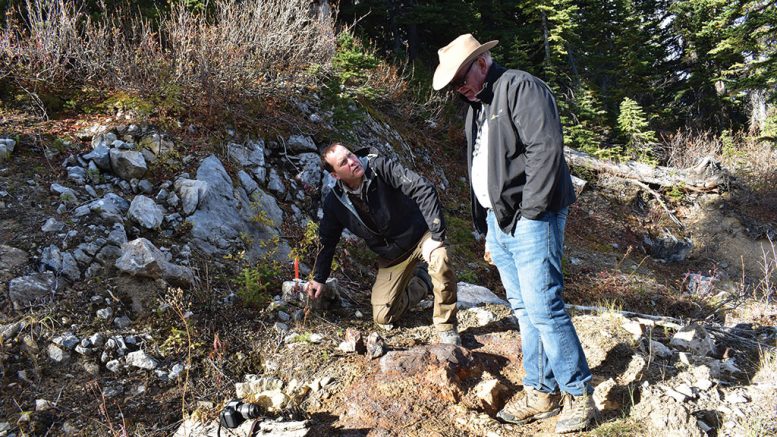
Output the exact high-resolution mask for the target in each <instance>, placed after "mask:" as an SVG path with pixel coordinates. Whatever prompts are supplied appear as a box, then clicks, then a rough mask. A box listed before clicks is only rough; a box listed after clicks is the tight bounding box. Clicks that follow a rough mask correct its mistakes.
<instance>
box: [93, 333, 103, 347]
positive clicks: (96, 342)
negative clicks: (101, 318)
mask: <svg viewBox="0 0 777 437" xmlns="http://www.w3.org/2000/svg"><path fill="white" fill-rule="evenodd" d="M89 342H90V343H91V344H92V346H94V347H103V346H104V345H105V336H104V335H102V334H101V333H99V332H95V333H94V334H92V335H91V336H90V337H89Z"/></svg>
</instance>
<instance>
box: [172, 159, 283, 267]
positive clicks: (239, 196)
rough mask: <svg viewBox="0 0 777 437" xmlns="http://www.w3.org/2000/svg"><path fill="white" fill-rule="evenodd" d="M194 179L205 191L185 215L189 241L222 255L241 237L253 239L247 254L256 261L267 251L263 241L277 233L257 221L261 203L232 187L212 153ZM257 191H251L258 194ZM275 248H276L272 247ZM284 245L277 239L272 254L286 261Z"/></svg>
mask: <svg viewBox="0 0 777 437" xmlns="http://www.w3.org/2000/svg"><path fill="white" fill-rule="evenodd" d="M197 180H198V181H202V182H205V183H206V184H207V187H208V189H207V193H206V194H205V195H204V196H202V197H201V198H200V202H199V203H200V204H199V207H198V208H197V210H196V211H195V212H194V213H193V214H192V215H191V216H189V217H188V218H187V222H189V223H191V225H192V230H191V234H192V237H193V239H192V244H193V245H195V246H196V247H197V248H198V249H200V250H201V251H203V252H205V253H206V254H208V255H223V254H226V253H228V252H229V251H230V250H232V249H234V248H235V247H238V246H242V245H243V241H242V240H243V237H244V236H246V235H247V236H249V237H250V240H251V241H253V243H252V244H250V245H249V247H248V250H247V251H246V252H247V257H248V259H249V260H256V259H257V258H258V257H259V256H260V255H261V254H264V253H266V252H267V250H268V249H270V248H268V247H264V245H263V244H262V243H263V242H264V241H266V240H269V239H271V238H274V237H276V236H278V235H279V232H278V230H277V229H276V228H275V227H273V226H272V225H271V224H269V223H266V222H264V221H262V220H257V216H260V215H264V216H267V212H265V211H263V210H262V208H263V207H262V206H261V205H257V204H255V203H252V202H251V201H250V200H249V198H248V196H247V194H246V193H245V191H244V190H243V189H242V188H238V189H237V190H236V189H235V188H234V187H233V186H232V180H231V178H230V177H229V175H228V174H227V172H226V170H225V169H224V166H223V165H222V164H221V162H220V161H219V160H218V158H216V157H215V156H209V157H208V158H206V159H205V160H204V161H203V162H202V164H201V165H200V167H199V169H198V170H197ZM259 192H260V190H257V191H256V192H255V193H259ZM272 249H273V250H276V247H272ZM288 253H289V248H288V245H287V244H286V243H285V242H281V245H280V246H278V247H277V250H276V251H275V254H274V256H275V257H276V259H278V260H281V259H284V260H286V259H287V258H285V257H287V256H288Z"/></svg>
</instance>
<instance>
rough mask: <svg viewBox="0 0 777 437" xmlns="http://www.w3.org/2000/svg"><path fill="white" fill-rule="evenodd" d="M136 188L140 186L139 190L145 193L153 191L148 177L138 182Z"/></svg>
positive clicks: (152, 185)
mask: <svg viewBox="0 0 777 437" xmlns="http://www.w3.org/2000/svg"><path fill="white" fill-rule="evenodd" d="M138 188H140V191H141V192H143V193H146V194H150V193H152V192H154V184H152V183H151V181H149V180H148V179H143V180H141V181H140V182H138Z"/></svg>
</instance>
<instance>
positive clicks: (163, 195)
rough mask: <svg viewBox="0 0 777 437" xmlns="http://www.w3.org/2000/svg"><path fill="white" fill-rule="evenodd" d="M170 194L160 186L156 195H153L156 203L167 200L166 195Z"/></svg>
mask: <svg viewBox="0 0 777 437" xmlns="http://www.w3.org/2000/svg"><path fill="white" fill-rule="evenodd" d="M168 195H170V192H169V191H167V190H166V189H164V188H162V189H160V190H159V192H158V193H157V194H156V197H154V200H156V201H157V203H162V202H166V201H167V196H168Z"/></svg>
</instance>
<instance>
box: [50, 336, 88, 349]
mask: <svg viewBox="0 0 777 437" xmlns="http://www.w3.org/2000/svg"><path fill="white" fill-rule="evenodd" d="M51 341H52V343H54V344H56V345H57V346H60V347H62V348H63V349H66V350H69V351H72V350H73V348H75V347H76V346H77V345H78V343H80V342H81V340H79V339H78V337H76V336H75V335H73V333H72V332H66V333H64V334H62V335H60V336H58V337H54V338H53V339H52V340H51Z"/></svg>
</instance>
